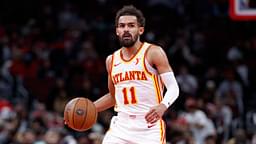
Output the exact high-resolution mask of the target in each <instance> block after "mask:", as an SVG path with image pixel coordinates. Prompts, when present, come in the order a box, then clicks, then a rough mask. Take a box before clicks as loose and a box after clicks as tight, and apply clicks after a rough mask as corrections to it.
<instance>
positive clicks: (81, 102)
mask: <svg viewBox="0 0 256 144" xmlns="http://www.w3.org/2000/svg"><path fill="white" fill-rule="evenodd" d="M97 116H98V113H97V110H96V107H95V105H94V103H93V102H92V101H91V100H89V99H87V98H83V97H78V98H74V99H72V100H70V101H69V102H68V103H67V104H66V106H65V109H64V123H65V124H66V125H67V126H68V127H70V128H72V129H74V130H76V131H80V132H82V131H86V130H88V129H90V128H91V127H92V126H93V125H94V124H95V123H96V120H97Z"/></svg>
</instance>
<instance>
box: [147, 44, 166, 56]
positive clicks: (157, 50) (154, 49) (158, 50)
mask: <svg viewBox="0 0 256 144" xmlns="http://www.w3.org/2000/svg"><path fill="white" fill-rule="evenodd" d="M147 54H148V55H153V56H157V55H162V54H164V55H165V52H164V50H163V48H162V47H161V46H159V45H155V44H151V45H150V46H149V48H148V50H147Z"/></svg>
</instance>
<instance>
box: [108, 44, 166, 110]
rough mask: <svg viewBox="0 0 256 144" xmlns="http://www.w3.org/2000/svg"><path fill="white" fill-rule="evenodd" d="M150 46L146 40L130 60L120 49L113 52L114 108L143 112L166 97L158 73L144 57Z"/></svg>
mask: <svg viewBox="0 0 256 144" xmlns="http://www.w3.org/2000/svg"><path fill="white" fill-rule="evenodd" d="M150 45H151V44H149V43H146V42H144V43H143V44H142V46H141V47H140V48H139V49H138V51H137V53H136V54H135V55H134V56H133V57H132V58H131V59H130V60H125V59H124V58H123V54H122V50H121V49H119V50H117V51H116V52H114V54H113V57H112V68H111V77H112V81H113V83H114V86H115V100H116V106H115V111H117V112H123V113H126V114H130V115H144V114H145V113H147V112H148V111H149V109H150V108H151V107H153V106H156V105H157V104H159V103H160V102H161V100H162V99H163V84H162V82H161V80H160V77H159V74H158V73H157V71H156V70H155V69H154V68H153V67H152V66H151V65H150V64H149V63H148V61H147V60H146V58H145V53H146V51H147V49H148V48H149V47H150Z"/></svg>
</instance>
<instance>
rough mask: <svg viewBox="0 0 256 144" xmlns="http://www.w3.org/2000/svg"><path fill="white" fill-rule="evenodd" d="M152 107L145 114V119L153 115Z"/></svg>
mask: <svg viewBox="0 0 256 144" xmlns="http://www.w3.org/2000/svg"><path fill="white" fill-rule="evenodd" d="M154 111H155V110H154V109H151V110H150V111H149V112H148V113H147V114H146V115H145V119H149V118H150V117H152V116H153V114H154Z"/></svg>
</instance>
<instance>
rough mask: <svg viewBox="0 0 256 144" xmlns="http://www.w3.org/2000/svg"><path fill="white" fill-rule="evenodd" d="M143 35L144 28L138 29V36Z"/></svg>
mask: <svg viewBox="0 0 256 144" xmlns="http://www.w3.org/2000/svg"><path fill="white" fill-rule="evenodd" d="M143 33H144V27H139V34H140V35H142V34H143Z"/></svg>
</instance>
